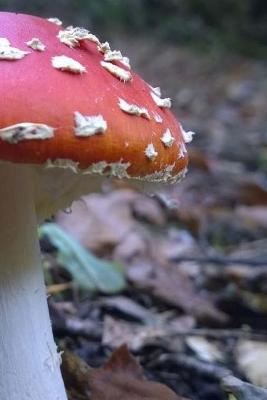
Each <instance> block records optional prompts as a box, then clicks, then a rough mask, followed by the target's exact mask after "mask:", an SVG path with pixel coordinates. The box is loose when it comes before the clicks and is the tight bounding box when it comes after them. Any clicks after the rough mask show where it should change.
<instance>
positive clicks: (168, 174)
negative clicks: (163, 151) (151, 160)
mask: <svg viewBox="0 0 267 400" xmlns="http://www.w3.org/2000/svg"><path fill="white" fill-rule="evenodd" d="M173 168H174V164H172V165H168V166H167V167H165V168H164V169H163V170H161V171H156V172H153V174H150V175H145V176H143V177H139V178H136V177H135V179H139V180H142V181H146V182H153V183H170V184H173V183H178V182H180V181H181V180H182V179H183V178H184V177H185V175H186V173H187V168H184V169H182V170H181V171H179V172H177V174H175V175H173V174H172V171H173Z"/></svg>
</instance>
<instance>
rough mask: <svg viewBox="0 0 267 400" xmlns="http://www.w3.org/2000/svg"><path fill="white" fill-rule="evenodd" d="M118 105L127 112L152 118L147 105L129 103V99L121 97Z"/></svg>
mask: <svg viewBox="0 0 267 400" xmlns="http://www.w3.org/2000/svg"><path fill="white" fill-rule="evenodd" d="M118 105H119V107H120V109H121V110H122V111H124V112H126V113H127V114H132V115H137V116H138V117H144V118H147V119H150V115H149V113H148V111H147V109H146V108H145V107H139V106H137V105H136V104H129V103H127V101H125V100H123V99H121V98H119V102H118Z"/></svg>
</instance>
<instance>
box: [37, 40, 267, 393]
mask: <svg viewBox="0 0 267 400" xmlns="http://www.w3.org/2000/svg"><path fill="white" fill-rule="evenodd" d="M113 47H115V48H117V47H119V48H121V49H122V50H123V51H124V53H126V55H129V57H130V59H131V61H132V66H133V67H134V68H135V70H137V71H138V72H139V73H140V75H141V76H143V77H144V78H145V79H146V80H147V81H149V83H151V85H153V86H161V87H162V89H163V95H164V96H170V97H172V99H173V102H174V112H175V114H176V115H177V116H178V118H179V119H180V121H181V122H182V124H183V126H184V127H185V129H186V130H193V131H195V132H196V135H195V137H194V141H193V142H192V144H190V146H189V152H190V159H191V163H190V168H189V172H188V175H187V177H186V179H185V180H184V181H183V182H181V183H180V184H179V185H177V186H176V185H175V186H173V187H171V188H162V190H161V191H160V192H158V193H156V194H155V195H154V196H147V195H145V194H142V193H139V192H137V191H136V190H133V189H131V188H130V186H128V185H127V184H122V183H121V182H114V183H110V182H107V183H106V184H105V185H104V186H103V193H98V194H91V195H88V196H85V197H84V198H83V199H82V201H78V202H75V203H74V204H73V207H72V211H71V213H64V212H61V213H59V214H58V215H57V216H56V221H57V223H58V224H59V226H60V227H62V228H63V229H64V231H65V232H67V233H68V234H70V235H71V237H73V238H74V239H73V240H77V241H78V242H79V243H80V244H81V245H82V246H83V247H84V248H86V249H87V250H89V251H90V252H92V253H93V254H94V255H96V256H97V257H99V259H100V260H105V261H108V262H109V263H110V268H117V267H116V266H115V267H114V264H113V263H114V262H115V263H116V265H119V266H120V268H123V270H124V274H125V277H126V282H127V283H126V285H125V287H124V288H123V289H122V290H117V291H116V290H115V291H116V293H114V294H112V295H109V294H107V293H105V290H102V291H101V284H100V285H99V286H98V289H99V290H97V291H95V292H92V291H89V290H88V289H87V290H81V288H79V285H78V287H77V284H75V279H76V280H79V277H75V273H74V274H73V273H72V274H71V273H70V271H69V270H68V265H67V263H66V264H65V265H64V263H62V262H61V263H60V262H59V257H58V252H57V251H55V248H54V247H53V246H51V243H52V242H53V240H52V239H53V238H50V241H48V240H47V238H46V237H43V238H42V239H41V245H42V250H43V257H44V264H45V265H46V268H47V269H48V275H49V279H48V292H49V293H50V294H51V296H50V299H49V303H50V311H51V317H52V323H53V328H54V332H55V335H56V337H57V339H58V342H59V344H60V347H61V348H63V349H65V350H69V351H71V352H72V353H69V352H68V351H66V352H65V357H64V364H63V371H64V377H65V382H66V386H67V388H68V390H69V396H70V399H73V400H78V399H79V400H80V399H82V400H86V399H88V400H89V399H92V400H95V399H97V400H101V399H103V400H104V399H108V400H115V398H116V397H117V398H116V400H119V398H121V399H122V398H124V399H125V400H131V399H133V400H143V399H151V400H152V399H166V400H167V399H175V398H177V399H179V398H182V397H185V398H187V399H191V400H226V399H228V395H227V394H226V392H225V389H223V387H222V380H223V378H225V377H228V378H226V381H225V382H224V386H228V390H229V392H231V391H232V393H234V395H230V396H232V397H229V398H231V399H232V400H233V399H238V400H239V399H240V400H252V399H261V400H263V399H267V394H266V393H267V392H266V391H264V390H263V389H261V388H263V387H265V388H267V238H266V237H267V236H266V233H267V114H266V99H267V72H266V62H263V61H258V60H250V59H245V58H242V57H240V56H234V55H232V56H231V55H226V54H220V53H219V52H218V53H214V54H208V55H205V54H201V53H196V52H193V51H192V50H187V49H181V48H177V47H175V46H173V45H166V44H159V43H155V42H153V39H151V40H150V39H141V38H135V39H133V38H128V39H127V38H125V37H124V38H119V37H117V38H114V40H113ZM117 271H118V269H117ZM78 273H79V272H78V269H77V274H78ZM103 279H104V280H105V277H103ZM106 292H107V291H106ZM123 344H127V346H128V349H129V350H130V351H131V353H132V354H134V356H135V357H136V359H138V360H139V362H140V363H141V365H142V367H143V370H144V373H145V376H146V378H148V379H149V380H152V381H157V382H162V383H164V384H165V385H167V386H168V387H169V388H171V389H172V390H173V391H174V392H175V393H177V395H178V396H182V397H171V394H170V393H169V394H167V392H166V394H162V395H160V394H159V393H160V390H161V389H162V388H161V387H160V389H157V387H155V389H153V387H152V389H151V390H152V392H151V393H152V394H149V395H148V394H147V393H146V395H145V394H144V392H142V390H141V389H140V390H141V392H140V393H139V395H136V396H137V397H134V396H133V397H131V394H130V392H127V391H125V392H124V396H123V394H120V395H116V396H115V395H114V394H113V395H112V393H115V392H114V391H113V392H112V390H113V389H110V386H109V385H108V383H107V379H104V378H103V377H101V379H102V378H103V382H104V381H105V383H104V387H105V388H106V390H105V392H106V395H105V396H106V397H101V395H99V393H98V392H97V390H98V389H96V388H95V387H93V388H92V386H90V383H88V381H87V377H88V380H90V379H89V378H90V377H89V375H90V373H89V375H87V372H88V371H87V369H86V368H87V367H85V365H84V364H82V361H81V360H80V359H78V358H77V359H76V358H72V357H74V356H73V353H74V354H76V355H77V356H79V357H81V358H82V359H83V360H84V361H86V363H88V365H90V367H92V368H96V367H101V366H103V364H104V363H105V362H106V360H107V359H108V358H109V356H110V355H111V354H112V352H113V351H115V350H116V349H118V348H119V347H120V346H121V345H123ZM120 351H121V353H120V354H119V355H118V356H117V358H119V359H120V357H121V359H120V361H119V363H120V362H121V364H123V362H125V358H127V356H125V352H126V350H125V349H124V350H123V349H121V350H120ZM123 351H124V353H123ZM121 354H124V355H121ZM131 362H133V360H131ZM115 364H116V362H115ZM126 364H127V366H126ZM126 364H125V366H124V367H122V366H121V365H120V368H121V369H120V368H119V369H120V371H119V372H118V374H119V375H118V376H119V377H120V376H121V378H118V379H122V380H123V382H124V383H125V381H127V379H129V380H130V379H132V378H133V375H134V379H137V380H138V379H139V378H140V376H141V375H140V374H141V373H140V371H139V370H138V366H137V364H136V365H135V368H134V369H135V372H134V373H133V372H131V368H128V367H129V363H128V362H126ZM64 365H65V367H64ZM69 365H71V366H69ZM81 365H82V367H81ZM116 365H117V366H118V362H117V364H116ZM74 366H75V367H74ZM88 368H89V367H88ZM114 368H115V369H116V368H117V367H114ZM123 369H124V375H123ZM106 370H108V367H106ZM97 371H102V373H103V371H104V369H103V368H102V370H101V369H100V370H97ZM137 371H139V372H138V373H137ZM89 372H90V369H89ZM113 372H114V371H112V369H110V376H112V373H113ZM127 373H129V376H128V375H127ZM120 374H121V375H120ZM131 374H133V375H131ZM138 374H139V375H140V376H139V375H138ZM231 376H232V377H233V376H234V377H236V378H238V379H241V380H242V381H246V382H250V383H251V384H253V386H248V385H246V384H245V383H242V382H239V381H235V380H232V381H231V379H232V378H229V377H231ZM98 378H99V377H98ZM99 379H100V378H99ZM110 379H111V378H110ZM116 379H117V378H116ZM140 379H141V381H142V382H143V375H142V377H141V378H140ZM227 379H228V381H227ZM111 380H112V379H111ZM141 381H140V382H141ZM77 382H78V383H77ZM127 382H128V381H127ZM136 382H137V381H136ZM128 384H129V385H130V383H129V382H128ZM105 385H106V386H105ZM140 385H141V386H142V383H141V384H140ZM254 385H255V386H254ZM96 386H97V385H96ZM256 386H258V387H259V388H257V387H256ZM229 387H230V388H229ZM231 387H232V389H231ZM121 390H126V389H121ZM127 390H130V389H129V386H128V389H127ZM153 390H154V392H153ZM162 390H163V389H162ZM120 393H121V392H120ZM142 393H143V394H142ZM149 393H150V392H149ZM153 393H154V394H153ZM162 393H164V391H163V392H162ZM169 395H170V396H169ZM112 396H113V397H112ZM114 396H115V397H114ZM138 396H139V397H138ZM168 396H169V397H168Z"/></svg>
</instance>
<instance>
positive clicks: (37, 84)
mask: <svg viewBox="0 0 267 400" xmlns="http://www.w3.org/2000/svg"><path fill="white" fill-rule="evenodd" d="M62 56H64V57H62ZM66 57H67V58H66ZM125 63H126V59H125V58H122V57H121V54H120V52H112V51H111V50H110V49H109V46H108V44H107V43H104V44H101V43H100V42H99V41H98V39H97V38H96V37H95V36H93V35H92V34H89V32H88V31H86V30H85V29H82V28H73V27H69V28H67V30H66V29H64V28H63V27H62V26H59V25H57V24H56V23H53V22H50V21H48V20H46V19H42V18H39V17H34V16H29V15H24V14H13V13H5V12H2V13H0V75H1V80H0V91H1V93H2V95H1V97H0V159H1V160H4V161H12V162H15V163H27V164H39V165H40V164H44V165H47V163H50V166H60V165H64V166H66V163H68V161H69V163H70V167H72V168H76V169H77V170H78V171H80V170H82V171H83V170H86V171H87V172H88V173H98V172H99V173H100V174H102V175H105V174H111V175H113V176H118V177H127V178H137V179H144V180H147V181H152V182H153V181H159V182H161V181H162V182H168V181H170V182H174V181H176V180H178V178H179V177H180V176H181V175H182V174H183V172H184V171H185V169H186V166H187V162H188V158H187V153H186V149H185V145H184V141H186V140H185V138H184V136H183V131H182V128H181V126H180V124H179V123H178V122H177V120H176V119H175V117H174V116H173V114H172V113H171V111H170V110H169V107H170V99H161V97H160V93H159V92H158V91H157V90H156V89H153V88H151V87H150V86H149V85H148V84H147V83H146V82H144V81H143V80H142V79H141V78H140V77H139V76H138V75H137V74H135V73H134V72H133V71H131V69H130V67H129V66H127V65H126V64H125ZM14 125H15V126H14ZM64 163H65V164H64Z"/></svg>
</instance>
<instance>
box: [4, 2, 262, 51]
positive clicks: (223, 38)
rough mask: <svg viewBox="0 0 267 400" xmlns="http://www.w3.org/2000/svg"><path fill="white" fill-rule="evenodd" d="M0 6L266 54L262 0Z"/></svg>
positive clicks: (96, 26) (94, 26) (181, 41)
mask: <svg viewBox="0 0 267 400" xmlns="http://www.w3.org/2000/svg"><path fill="white" fill-rule="evenodd" d="M0 7H1V9H2V10H13V11H21V12H25V13H35V14H37V15H41V16H48V15H52V14H54V15H61V17H62V18H63V19H64V21H65V22H66V23H72V24H79V25H87V26H89V27H90V28H91V29H92V30H95V31H99V33H100V31H102V29H104V30H106V31H109V32H114V31H115V32H118V31H127V32H128V33H135V34H136V32H138V34H140V35H142V34H143V35H144V34H152V35H153V36H155V37H157V38H158V39H160V40H169V41H172V42H174V43H178V44H191V45H194V46H195V47H199V48H201V49H205V48H207V47H216V48H217V47H218V46H220V47H223V48H227V49H229V47H230V49H232V51H240V52H245V53H247V54H253V55H255V54H257V55H259V56H261V55H262V52H264V53H265V55H266V40H267V5H266V2H265V1H264V0H223V1H219V2H215V1H212V0H167V1H164V0H127V1H125V0H101V1H99V0H72V1H71V0H58V1H55V2H50V3H49V2H45V1H42V0H36V1H23V0H1V1H0Z"/></svg>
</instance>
